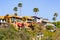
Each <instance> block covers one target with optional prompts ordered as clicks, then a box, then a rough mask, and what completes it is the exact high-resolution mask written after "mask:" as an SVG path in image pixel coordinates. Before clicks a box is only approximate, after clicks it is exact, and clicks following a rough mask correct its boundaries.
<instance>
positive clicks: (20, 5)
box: [18, 3, 22, 14]
mask: <svg viewBox="0 0 60 40" xmlns="http://www.w3.org/2000/svg"><path fill="white" fill-rule="evenodd" d="M18 7H19V8H20V14H21V8H22V3H19V4H18Z"/></svg>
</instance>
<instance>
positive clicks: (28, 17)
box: [23, 16, 33, 19]
mask: <svg viewBox="0 0 60 40" xmlns="http://www.w3.org/2000/svg"><path fill="white" fill-rule="evenodd" d="M23 17H25V18H27V19H33V18H32V17H31V16H23Z"/></svg>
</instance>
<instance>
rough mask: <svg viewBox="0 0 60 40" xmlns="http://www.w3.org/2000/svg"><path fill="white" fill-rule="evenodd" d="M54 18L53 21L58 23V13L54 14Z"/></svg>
mask: <svg viewBox="0 0 60 40" xmlns="http://www.w3.org/2000/svg"><path fill="white" fill-rule="evenodd" d="M53 16H54V17H53V20H54V21H56V18H57V16H58V13H54V15H53Z"/></svg>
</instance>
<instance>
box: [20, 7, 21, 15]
mask: <svg viewBox="0 0 60 40" xmlns="http://www.w3.org/2000/svg"><path fill="white" fill-rule="evenodd" d="M20 16H21V7H20Z"/></svg>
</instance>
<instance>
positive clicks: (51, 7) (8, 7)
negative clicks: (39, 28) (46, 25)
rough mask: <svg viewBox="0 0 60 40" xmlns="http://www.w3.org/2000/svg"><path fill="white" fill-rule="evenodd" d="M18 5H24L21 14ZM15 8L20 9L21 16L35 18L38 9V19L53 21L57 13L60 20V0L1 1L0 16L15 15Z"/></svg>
mask: <svg viewBox="0 0 60 40" xmlns="http://www.w3.org/2000/svg"><path fill="white" fill-rule="evenodd" d="M18 3H22V9H21V10H22V12H21V13H20V9H19V7H18ZM14 7H18V12H17V13H18V15H19V16H34V15H35V14H34V12H33V9H34V8H38V9H39V12H38V14H37V16H38V17H43V18H47V19H49V21H52V18H53V15H54V13H55V12H57V13H58V17H57V21H59V20H60V0H0V16H4V15H6V14H14V11H13V8H14Z"/></svg>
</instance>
